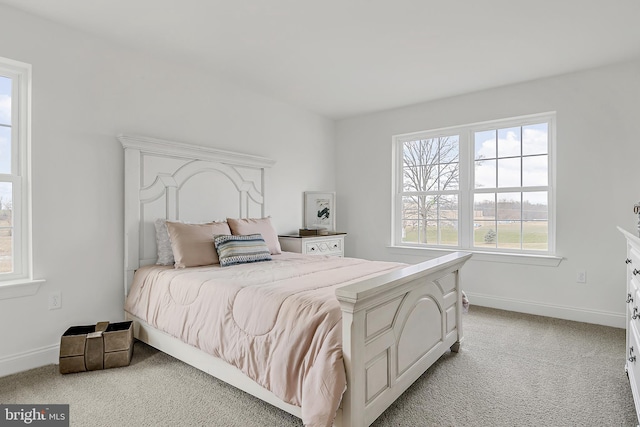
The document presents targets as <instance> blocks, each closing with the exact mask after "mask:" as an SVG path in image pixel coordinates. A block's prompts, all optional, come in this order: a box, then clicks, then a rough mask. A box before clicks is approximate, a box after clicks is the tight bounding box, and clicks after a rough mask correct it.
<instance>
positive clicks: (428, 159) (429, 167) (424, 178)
mask: <svg viewBox="0 0 640 427" xmlns="http://www.w3.org/2000/svg"><path fill="white" fill-rule="evenodd" d="M402 153H403V154H402V155H403V159H402V161H403V187H404V191H432V190H437V188H438V141H437V140H434V139H426V140H418V141H410V142H405V143H403V145H402Z"/></svg>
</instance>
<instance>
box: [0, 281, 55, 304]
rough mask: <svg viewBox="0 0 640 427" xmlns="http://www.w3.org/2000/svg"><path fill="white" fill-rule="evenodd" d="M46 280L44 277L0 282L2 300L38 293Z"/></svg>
mask: <svg viewBox="0 0 640 427" xmlns="http://www.w3.org/2000/svg"><path fill="white" fill-rule="evenodd" d="M44 282H45V281H44V279H40V280H31V279H24V280H12V281H8V282H0V300H3V299H11V298H21V297H28V296H32V295H35V294H37V293H38V290H39V289H40V285H42V284H43V283H44Z"/></svg>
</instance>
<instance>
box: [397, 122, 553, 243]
mask: <svg viewBox="0 0 640 427" xmlns="http://www.w3.org/2000/svg"><path fill="white" fill-rule="evenodd" d="M554 120H555V117H554V114H552V113H547V114H542V115H535V116H528V117H522V118H514V119H508V120H501V121H495V122H489V123H478V124H473V125H466V126H460V127H455V128H449V129H446V130H438V131H427V132H420V133H416V134H411V135H401V136H396V137H394V141H395V144H396V150H398V151H396V158H397V162H396V166H395V168H396V169H395V170H396V175H395V176H396V177H397V178H396V180H398V179H399V175H398V168H399V167H400V164H401V165H402V169H403V172H402V174H403V177H402V187H401V188H400V187H399V186H396V187H395V188H397V191H398V193H397V195H398V196H399V197H396V198H395V200H396V205H395V208H394V209H395V210H394V212H395V214H394V218H401V220H400V221H397V220H396V221H394V223H395V225H394V236H395V237H394V244H396V245H403V246H406V245H409V246H426V247H447V246H451V247H456V248H463V249H472V250H481V251H494V252H517V253H522V252H526V253H540V254H549V253H552V252H553V250H554V236H553V230H554V229H553V218H554V215H553V212H552V207H553V204H552V203H551V201H552V200H553V188H552V186H551V183H552V182H553V180H552V179H553V178H552V172H553V168H552V160H553V159H552V153H553V150H552V148H553V145H552V143H553V138H552V135H553V126H554ZM446 138H453V140H455V141H456V145H457V147H458V148H457V153H456V155H455V156H454V157H453V158H452V159H447V160H449V161H450V162H451V163H452V164H455V173H449V174H445V173H444V172H445V171H447V169H446V168H443V167H442V165H443V164H445V165H446V164H449V161H447V162H443V161H442V160H441V159H440V157H438V156H437V155H436V154H437V153H438V148H439V145H438V144H440V143H441V141H446ZM399 147H402V148H399ZM416 165H420V168H419V169H420V170H421V171H422V172H423V174H424V173H426V175H428V176H429V180H428V181H427V184H428V185H416V183H417V182H419V181H417V180H416V179H415V177H413V178H411V179H408V178H407V170H411V171H412V172H415V170H417V168H416ZM412 168H414V169H412ZM452 176H455V178H454V179H451V180H450V181H451V185H448V186H443V187H441V186H437V185H436V184H437V183H438V182H440V181H443V182H446V180H447V177H452ZM407 182H409V185H407ZM400 200H401V202H399V201H400ZM453 210H456V211H457V212H455V214H454V213H453Z"/></svg>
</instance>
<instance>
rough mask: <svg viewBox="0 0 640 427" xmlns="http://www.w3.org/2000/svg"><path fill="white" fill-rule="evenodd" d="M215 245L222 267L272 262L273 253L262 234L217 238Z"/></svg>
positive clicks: (219, 236) (223, 235)
mask: <svg viewBox="0 0 640 427" xmlns="http://www.w3.org/2000/svg"><path fill="white" fill-rule="evenodd" d="M213 243H214V245H215V247H216V251H217V252H218V258H219V259H220V266H221V267H226V266H229V265H234V264H245V263H249V262H260V261H271V252H270V251H269V247H268V246H267V244H266V243H265V241H264V239H263V238H262V235H261V234H247V235H227V234H222V235H218V236H215V237H214V239H213Z"/></svg>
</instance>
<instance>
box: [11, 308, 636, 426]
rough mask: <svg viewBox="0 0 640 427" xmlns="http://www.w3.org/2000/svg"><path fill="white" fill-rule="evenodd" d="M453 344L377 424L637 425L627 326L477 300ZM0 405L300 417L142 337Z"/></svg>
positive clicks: (77, 415) (151, 416)
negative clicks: (114, 365)
mask: <svg viewBox="0 0 640 427" xmlns="http://www.w3.org/2000/svg"><path fill="white" fill-rule="evenodd" d="M463 322H464V335H465V339H464V341H463V343H462V346H461V350H460V352H459V353H457V354H455V353H447V354H445V355H444V356H442V357H441V358H440V359H439V360H438V361H437V362H436V363H435V364H434V365H433V366H432V367H431V368H429V370H428V371H427V372H426V373H425V374H424V375H422V377H421V378H420V379H418V381H416V382H415V383H414V384H413V385H412V386H411V387H410V388H409V389H408V390H407V391H406V392H405V393H404V394H403V395H402V396H401V397H400V399H398V400H397V401H396V402H395V403H394V404H393V405H392V406H391V407H390V408H389V409H387V411H385V412H384V413H383V414H382V415H381V416H380V417H379V418H378V419H377V420H376V421H375V422H374V424H373V426H375V427H383V426H410V427H414V426H424V427H430V426H492V427H493V426H536V427H539V426H557V427H564V426H581V427H584V426H594V427H595V426H598V427H599V426H629V427H631V426H636V425H638V419H637V418H636V414H635V409H634V404H633V398H632V396H631V390H630V388H629V382H628V380H627V376H626V374H625V372H624V363H625V354H626V351H625V332H624V330H622V329H616V328H610V327H605V326H598V325H590V324H585V323H578V322H571V321H565V320H558V319H551V318H547V317H540V316H532V315H526V314H521V313H513V312H507V311H501V310H495V309H489V308H483V307H475V306H472V307H471V309H470V310H469V313H468V314H466V315H465V316H464V318H463ZM0 403H3V404H9V403H21V404H55V403H68V404H69V405H70V422H71V425H72V426H82V427H84V426H87V427H93V426H96V427H102V426H109V427H111V426H118V427H120V426H135V427H138V426H154V427H157V426H216V427H217V426H220V427H226V426H230V427H231V426H240V427H252V426H255V427H262V426H274V427H275V426H277V427H281V426H282V427H285V426H301V425H302V423H301V422H300V420H299V419H297V418H295V417H294V416H292V415H290V414H288V413H286V412H284V411H281V410H279V409H277V408H275V407H272V406H271V405H268V404H266V403H263V402H262V401H260V400H258V399H256V398H254V397H252V396H250V395H248V394H246V393H244V392H242V391H240V390H238V389H236V388H234V387H231V386H229V385H227V384H225V383H223V382H222V381H219V380H217V379H215V378H212V377H211V376H209V375H207V374H204V373H202V372H200V371H199V370H197V369H195V368H192V367H190V366H188V365H186V364H184V363H182V362H180V361H178V360H176V359H174V358H172V357H170V356H167V355H166V354H164V353H161V352H158V351H157V350H155V349H153V348H151V347H149V346H147V345H145V344H142V343H140V342H136V344H135V346H134V356H133V360H132V363H131V365H130V366H128V367H125V368H119V369H110V370H104V371H92V372H84V373H80V374H70V375H61V374H59V373H58V367H57V365H49V366H44V367H41V368H37V369H33V370H30V371H26V372H21V373H18V374H15V375H10V376H7V377H3V378H0Z"/></svg>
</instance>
